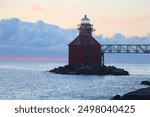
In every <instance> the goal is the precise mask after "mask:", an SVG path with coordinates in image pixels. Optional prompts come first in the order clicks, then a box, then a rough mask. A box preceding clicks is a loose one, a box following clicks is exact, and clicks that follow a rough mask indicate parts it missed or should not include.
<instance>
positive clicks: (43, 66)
mask: <svg viewBox="0 0 150 117" xmlns="http://www.w3.org/2000/svg"><path fill="white" fill-rule="evenodd" d="M64 64H65V63H50V62H42V63H37V62H1V63H0V99H42V100H43V99H85V100H86V99H92V100H95V99H110V98H111V97H113V96H114V95H116V94H119V95H122V94H124V93H127V92H129V91H133V90H136V89H139V88H142V87H146V86H142V85H140V82H141V81H143V80H150V64H113V65H115V66H117V67H121V68H124V69H126V70H128V71H129V72H130V76H96V75H59V74H53V73H49V72H47V71H48V70H50V69H52V68H54V67H57V66H60V65H64ZM111 65H112V64H111Z"/></svg>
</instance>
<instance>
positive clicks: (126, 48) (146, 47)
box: [101, 44, 150, 65]
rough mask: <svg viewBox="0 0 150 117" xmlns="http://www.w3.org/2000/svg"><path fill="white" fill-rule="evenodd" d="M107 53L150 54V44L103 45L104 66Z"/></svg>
mask: <svg viewBox="0 0 150 117" xmlns="http://www.w3.org/2000/svg"><path fill="white" fill-rule="evenodd" d="M105 53H117V54H119V53H120V54H121V53H127V54H150V44H102V45H101V57H102V58H101V63H102V65H104V54H105Z"/></svg>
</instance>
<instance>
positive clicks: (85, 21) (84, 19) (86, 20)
mask: <svg viewBox="0 0 150 117" xmlns="http://www.w3.org/2000/svg"><path fill="white" fill-rule="evenodd" d="M81 23H82V24H83V23H84V24H87V23H90V19H89V18H87V15H85V16H84V18H82V19H81Z"/></svg>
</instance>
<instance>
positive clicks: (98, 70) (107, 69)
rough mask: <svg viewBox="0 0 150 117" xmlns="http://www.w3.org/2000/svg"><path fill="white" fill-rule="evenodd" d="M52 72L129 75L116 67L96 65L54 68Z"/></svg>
mask: <svg viewBox="0 0 150 117" xmlns="http://www.w3.org/2000/svg"><path fill="white" fill-rule="evenodd" d="M50 72H53V73H56V74H85V75H129V73H128V71H125V70H124V69H120V68H116V67H114V66H96V65H86V66H81V65H65V66H63V67H58V68H54V69H53V70H50Z"/></svg>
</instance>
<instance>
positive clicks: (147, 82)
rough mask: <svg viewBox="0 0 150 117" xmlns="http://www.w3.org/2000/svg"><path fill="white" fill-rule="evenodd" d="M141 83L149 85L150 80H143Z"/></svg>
mask: <svg viewBox="0 0 150 117" xmlns="http://www.w3.org/2000/svg"><path fill="white" fill-rule="evenodd" d="M141 84H142V85H149V86H150V81H142V82H141Z"/></svg>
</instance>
